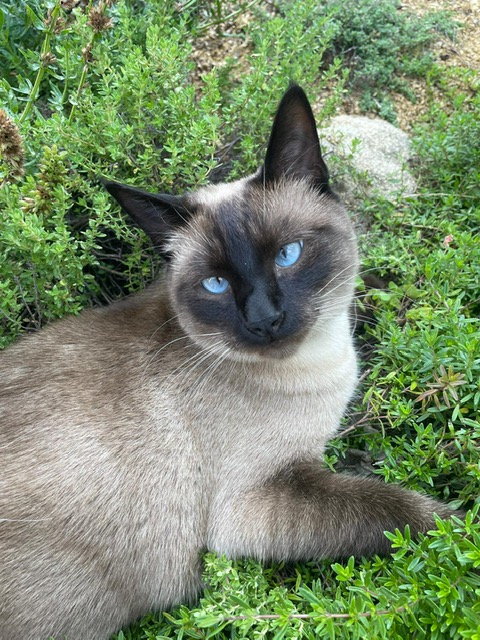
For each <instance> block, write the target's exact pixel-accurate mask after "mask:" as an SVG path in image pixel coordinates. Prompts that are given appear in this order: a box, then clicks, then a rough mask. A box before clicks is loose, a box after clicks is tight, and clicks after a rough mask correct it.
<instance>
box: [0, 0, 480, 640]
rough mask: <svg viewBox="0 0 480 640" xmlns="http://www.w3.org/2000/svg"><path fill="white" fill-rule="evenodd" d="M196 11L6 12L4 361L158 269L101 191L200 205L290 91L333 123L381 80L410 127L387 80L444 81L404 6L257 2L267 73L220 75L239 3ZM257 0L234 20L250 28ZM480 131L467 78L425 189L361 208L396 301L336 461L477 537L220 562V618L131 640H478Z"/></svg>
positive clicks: (0, 325) (369, 338)
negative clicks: (13, 350) (266, 561)
mask: <svg viewBox="0 0 480 640" xmlns="http://www.w3.org/2000/svg"><path fill="white" fill-rule="evenodd" d="M107 4H108V6H107ZM184 4H185V7H184V11H182V12H180V11H178V3H174V2H164V3H153V2H143V1H142V0H118V1H117V2H110V3H105V2H98V3H94V4H93V5H89V6H87V7H84V6H83V5H81V6H78V7H76V8H73V9H71V8H69V6H70V5H69V4H68V3H66V4H65V5H64V6H63V7H60V4H59V3H58V2H55V1H52V2H49V3H46V2H44V1H43V0H26V1H24V2H19V3H15V6H13V5H12V4H11V3H10V2H6V1H5V0H0V10H1V14H0V22H2V25H1V26H3V28H2V29H0V34H1V35H0V55H1V56H2V59H3V64H2V65H0V100H1V102H2V104H3V105H4V108H5V111H4V112H3V114H0V150H1V151H2V158H1V160H0V183H1V185H2V188H1V189H0V346H6V345H7V344H8V343H10V342H11V341H13V340H14V339H15V338H16V337H17V336H18V335H19V334H20V333H21V332H25V331H29V330H32V329H37V328H40V327H41V326H43V325H44V324H46V323H48V322H50V321H51V320H52V319H54V318H57V317H61V316H63V315H65V314H68V313H77V312H79V311H80V310H81V309H82V308H84V307H86V306H89V305H91V304H99V303H105V302H108V301H110V300H112V299H114V298H118V297H120V296H122V295H124V294H125V293H128V292H130V291H135V290H138V289H140V288H142V287H143V286H145V284H146V283H147V282H149V281H150V280H151V279H152V278H153V277H154V276H155V274H156V273H157V271H158V269H159V265H158V264H157V263H156V262H155V260H154V259H153V256H152V254H151V251H150V248H149V246H148V243H147V242H146V240H145V238H144V237H143V236H142V235H141V234H140V233H139V232H137V231H136V230H134V229H132V228H131V227H130V226H128V225H127V224H126V223H125V221H124V219H123V217H122V216H121V214H120V212H119V211H118V209H117V208H114V207H113V205H112V203H111V201H110V199H109V198H108V197H107V195H106V194H105V193H103V191H102V190H101V189H100V188H99V186H98V184H97V183H96V176H97V175H99V174H104V175H111V176H112V177H115V178H116V179H119V180H125V181H128V182H130V183H133V184H138V185H139V186H144V187H150V188H152V189H161V190H165V191H181V190H183V189H185V188H195V187H196V186H198V185H200V184H203V183H204V182H206V181H207V180H208V179H209V178H211V177H212V175H215V176H223V175H224V174H226V173H229V174H230V175H231V176H232V177H236V176H238V175H241V174H245V173H248V172H249V171H251V170H253V169H254V168H255V166H256V165H257V163H258V162H259V160H260V158H261V155H262V153H263V149H264V146H265V136H266V135H267V134H268V131H269V127H270V122H271V116H272V113H273V112H274V110H275V107H276V104H277V102H278V99H279V97H280V95H281V94H282V92H283V90H284V89H285V87H286V86H287V84H288V81H289V79H290V78H295V79H296V80H297V81H298V82H299V83H301V84H302V85H303V86H304V87H305V88H306V89H307V91H308V92H309V93H310V95H311V96H315V95H323V96H325V95H328V100H327V101H326V102H325V103H324V107H323V109H322V111H321V112H320V113H319V120H324V119H326V118H327V117H328V116H329V115H331V114H332V113H333V112H334V110H335V108H336V107H337V106H338V105H339V104H340V102H341V100H342V96H343V95H345V92H347V91H352V90H354V91H358V87H359V86H364V87H365V88H366V89H368V91H370V93H371V95H374V96H375V100H376V101H377V103H378V104H380V105H387V106H386V107H385V108H384V109H383V111H384V112H388V110H389V108H390V107H388V91H387V86H386V83H385V81H384V79H382V76H381V74H378V73H374V72H373V71H371V70H372V69H375V68H377V69H378V68H379V66H381V65H380V62H379V61H382V60H384V61H385V65H384V66H385V68H387V67H388V65H389V64H393V63H394V62H395V63H396V64H397V63H398V64H400V66H397V67H395V68H394V69H393V70H390V71H389V73H390V75H391V76H392V77H394V76H395V75H396V74H398V78H399V82H400V85H396V84H395V83H394V87H393V88H394V89H395V90H402V91H405V92H407V93H408V91H409V90H410V89H409V85H408V74H407V71H408V70H407V69H406V67H405V64H406V61H407V59H408V64H409V65H410V67H411V68H412V69H414V70H415V69H416V72H418V73H419V74H420V75H422V74H426V75H428V76H429V77H433V76H434V77H435V82H436V83H437V84H438V85H439V86H442V77H443V73H444V72H443V71H442V69H441V68H439V67H438V66H435V63H434V62H433V59H432V58H431V57H430V56H429V52H428V44H429V42H430V41H431V36H432V33H433V34H434V33H435V32H432V30H431V28H432V24H434V22H432V21H433V20H434V18H432V17H430V18H428V20H430V22H427V21H424V22H419V20H418V19H414V18H409V17H408V15H403V14H402V16H401V17H399V14H398V11H396V9H395V7H396V3H395V2H389V1H387V0H384V1H383V2H376V3H374V5H375V9H373V5H372V3H368V2H362V3H361V11H362V12H363V13H362V15H363V19H362V20H359V19H358V14H357V15H356V16H355V15H353V14H352V13H351V12H349V10H348V9H347V8H346V7H347V4H346V3H338V2H328V3H327V2H325V3H319V2H317V1H315V2H314V1H313V0H306V1H305V2H302V3H281V2H279V3H278V5H277V6H276V8H275V9H272V6H271V5H269V4H268V5H267V4H266V3H264V2H258V3H255V5H254V6H253V5H252V6H251V7H250V9H249V11H250V12H251V17H249V19H248V20H245V26H244V27H243V28H242V30H241V31H240V32H239V33H238V35H239V36H240V37H243V38H245V39H246V41H247V43H248V47H247V51H248V53H247V54H246V55H247V58H246V60H242V61H236V60H230V61H228V60H227V61H226V66H225V68H224V69H217V70H213V71H212V72H210V73H208V74H206V75H204V76H203V77H198V76H197V75H194V73H193V72H194V64H193V62H192V56H191V51H192V48H193V47H194V46H195V44H196V41H197V39H198V38H199V37H201V34H202V33H204V32H205V28H206V26H207V25H208V24H210V23H214V26H215V27H217V26H219V25H218V24H217V23H219V22H220V20H221V18H222V17H224V14H222V11H223V9H222V6H221V4H219V3H216V2H215V3H214V2H193V1H189V2H187V3H184ZM245 5H246V3H243V5H240V4H239V5H236V4H235V3H233V5H232V11H235V10H236V9H239V10H240V12H243V14H245V15H248V16H250V14H246V13H245V12H246V8H245ZM45 19H46V21H45ZM435 24H437V25H438V20H437V22H436V23H435ZM362 25H363V26H365V25H371V26H370V27H369V29H370V31H371V28H372V27H373V26H375V27H376V29H377V32H378V33H379V34H381V35H382V37H381V38H380V39H375V38H370V37H368V38H367V37H365V35H362V29H361V28H363V27H362ZM421 25H423V26H422V28H420V26H421ZM347 27H348V28H347ZM437 28H438V27H437ZM355 38H357V40H355ZM367 42H368V44H369V46H368V47H367V46H366V45H367ZM382 42H383V43H385V42H387V43H388V42H390V43H392V46H391V48H390V49H388V47H387V49H388V50H387V51H386V50H385V48H384V46H383V45H381V43H382ZM352 43H354V44H352ZM355 43H356V44H355ZM393 45H395V46H393ZM352 46H354V47H355V51H356V54H355V55H356V60H355V64H352V57H351V47H352ZM382 47H383V48H382ZM401 51H403V52H404V53H399V52H401ZM382 56H383V57H382ZM385 56H387V57H385ZM425 60H428V64H427V62H425ZM387 63H388V64H387ZM402 65H403V66H402ZM425 65H427V66H425ZM246 69H248V72H247V71H246ZM369 69H370V71H368V73H367V70H369ZM346 72H348V74H347V73H346ZM449 73H450V74H451V73H452V72H451V71H450V72H449ZM458 73H459V74H461V73H462V72H461V71H459V72H458ZM192 77H195V78H196V80H195V83H192V81H191V78H192ZM472 82H473V83H474V82H475V80H473V81H472ZM477 82H478V81H477ZM362 83H363V85H362ZM401 83H405V84H404V85H401ZM477 88H478V87H477ZM379 96H380V98H379ZM381 96H384V97H381ZM378 104H377V107H378ZM364 106H366V107H368V101H367V102H366V103H365V104H364ZM377 107H376V108H375V110H376V111H378V110H379V109H378V108H377ZM380 111H381V110H380ZM387 115H388V114H387ZM479 134H480V100H479V98H478V94H477V96H475V95H473V96H472V95H470V94H466V93H465V94H463V93H462V92H459V91H458V90H455V91H451V92H450V91H449V89H448V83H445V86H444V87H443V98H442V106H440V105H438V104H435V103H434V102H433V101H432V103H431V105H430V109H429V112H428V114H427V115H426V116H425V120H424V122H421V123H418V124H417V126H416V130H415V133H414V136H413V142H414V145H415V155H416V165H415V167H414V168H413V170H414V173H415V175H416V176H417V177H418V179H419V183H420V184H419V190H418V193H417V194H416V195H415V196H414V197H411V198H409V199H405V200H404V201H402V202H400V203H397V204H395V205H393V204H392V203H391V202H389V201H388V200H381V199H379V198H376V199H370V200H366V201H363V202H362V203H359V209H360V212H361V215H362V219H363V221H364V224H365V226H366V227H367V228H368V231H367V232H366V233H365V235H364V236H362V237H360V244H361V249H362V255H363V266H364V269H365V270H373V271H374V272H375V274H376V275H378V277H379V278H380V279H381V281H382V282H383V286H381V287H378V288H374V289H372V288H366V286H365V285H364V284H363V283H362V282H359V289H360V294H361V297H360V300H361V304H362V305H363V306H364V309H365V316H366V317H367V316H368V318H370V320H368V321H365V323H364V325H363V326H362V327H361V331H360V332H359V336H358V346H359V349H360V352H361V354H362V362H363V375H362V384H361V386H360V388H359V392H358V394H357V398H356V401H355V403H354V404H353V405H352V407H351V413H350V415H349V416H348V418H347V419H346V422H345V426H346V427H347V428H346V431H345V434H344V435H343V436H340V437H339V438H337V439H336V440H335V441H334V442H332V443H331V446H330V448H329V451H328V455H327V459H326V461H327V464H329V465H331V466H332V467H333V466H344V465H345V464H347V462H348V460H349V459H350V458H351V456H352V452H356V455H357V457H359V458H360V459H362V460H363V465H364V467H365V466H366V467H367V470H368V472H370V473H375V474H377V475H380V476H383V477H384V478H385V480H386V481H388V482H399V483H402V484H403V485H405V486H407V487H410V488H412V489H417V490H420V491H423V492H425V493H429V494H431V495H434V496H437V497H439V498H441V499H443V500H445V501H447V502H449V503H451V504H452V505H453V506H457V507H460V506H461V507H463V508H466V509H469V508H471V509H472V511H470V513H469V515H468V516H467V518H466V520H465V522H460V521H456V520H454V521H451V522H446V523H442V522H438V529H437V530H436V531H434V532H432V533H431V534H429V535H428V536H425V537H423V538H421V539H420V540H419V541H418V542H413V541H411V540H410V538H409V533H408V530H406V531H403V532H396V533H395V534H393V541H394V554H393V557H392V558H388V559H379V558H373V559H369V560H365V559H357V560H353V559H350V560H349V561H348V562H346V563H344V564H338V563H334V564H332V563H330V562H322V563H315V562H311V563H307V564H303V565H297V566H283V565H275V566H272V567H264V566H261V565H259V564H258V563H256V562H253V561H245V562H235V563H234V562H230V561H228V560H226V559H225V558H218V557H216V556H214V555H212V554H207V556H206V558H205V571H206V573H205V581H206V590H205V594H204V596H203V598H202V600H201V601H200V602H199V603H198V606H196V607H193V608H186V607H180V608H179V609H177V610H175V611H173V612H172V611H171V612H167V613H165V614H163V615H159V614H151V615H149V616H147V617H146V618H145V619H144V620H142V621H141V622H140V623H138V624H137V625H136V626H135V627H132V628H131V629H129V630H127V629H126V630H124V631H122V632H119V634H117V636H116V638H117V640H122V639H128V640H146V639H150V640H151V639H153V638H155V639H158V638H202V639H203V638H205V639H206V638H220V639H226V638H255V637H265V638H271V639H275V640H280V639H281V638H312V639H313V638H319V637H324V638H340V637H341V638H342V639H343V638H365V637H372V638H374V637H388V638H389V640H390V638H394V639H395V638H402V639H403V638H405V637H410V636H411V637H415V638H439V639H440V638H472V639H474V638H478V628H479V627H480V605H479V602H480V597H479V596H480V578H479V573H478V567H479V566H480V551H479V548H480V526H479V524H478V495H479V487H480V464H479V463H480V460H479V446H478V444H479V442H478V440H479V438H480V426H479V422H478V411H479V405H480V389H479V379H480V331H479V322H478V316H479V312H480V294H479V284H478V283H479V282H480V246H479V243H478V229H479V227H480V189H479V184H480V179H479V178H480V175H479V167H480V142H479V141H480V135H479ZM372 321H373V322H372ZM476 503H477V505H476V506H475V504H476Z"/></svg>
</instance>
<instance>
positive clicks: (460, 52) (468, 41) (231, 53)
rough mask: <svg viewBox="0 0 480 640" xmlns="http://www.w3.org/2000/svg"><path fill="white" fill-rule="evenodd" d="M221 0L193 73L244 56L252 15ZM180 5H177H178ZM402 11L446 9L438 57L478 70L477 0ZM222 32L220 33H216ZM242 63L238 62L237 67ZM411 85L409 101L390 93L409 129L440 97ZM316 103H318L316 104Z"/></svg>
mask: <svg viewBox="0 0 480 640" xmlns="http://www.w3.org/2000/svg"><path fill="white" fill-rule="evenodd" d="M222 4H223V17H226V18H227V19H226V20H225V21H224V22H222V23H221V24H220V25H218V26H217V25H211V26H209V27H208V26H207V25H208V23H211V22H212V21H213V20H212V17H211V16H210V17H208V16H205V22H206V27H207V28H205V30H204V31H203V33H201V34H200V35H199V37H198V38H197V39H196V42H195V50H194V52H193V59H194V60H195V63H196V66H197V70H196V77H197V78H199V77H200V75H201V74H203V73H205V72H207V71H209V70H210V69H211V68H213V67H216V66H219V65H222V64H223V63H224V61H225V59H226V58H227V57H230V58H234V59H237V60H238V59H240V61H241V60H242V59H243V57H244V55H245V53H246V52H248V50H249V42H248V39H245V38H243V37H239V36H241V34H243V33H244V28H245V25H246V23H248V21H249V20H250V19H252V18H253V16H252V13H251V12H250V11H248V10H247V11H243V12H242V13H240V15H238V16H233V17H232V18H230V19H228V16H229V14H230V13H233V12H234V9H233V6H231V5H229V3H228V2H227V3H222ZM258 4H260V5H261V6H262V7H264V8H265V7H267V10H268V6H269V4H268V3H265V2H260V3H258ZM180 8H181V5H179V9H180ZM400 10H401V11H410V12H415V13H417V14H419V15H423V14H424V13H426V12H431V11H448V12H450V13H451V15H452V17H453V18H454V20H455V21H456V22H457V23H458V24H459V28H458V30H457V32H456V34H455V39H454V40H453V41H452V40H450V39H449V38H447V37H446V36H441V35H440V34H439V37H438V40H437V41H436V42H435V44H434V47H433V50H434V53H435V57H436V59H437V61H438V62H439V63H440V64H442V65H444V66H445V67H452V68H453V67H461V68H463V69H470V70H473V71H479V73H480V0H458V1H457V0H403V2H402V3H401V6H400ZM220 32H221V33H222V34H223V35H222V36H221V37H219V33H220ZM241 67H242V65H241V62H240V69H241ZM409 82H410V85H411V86H412V88H413V91H414V93H415V95H416V97H417V101H416V102H415V103H412V102H411V101H410V100H408V99H407V98H405V97H404V96H402V95H399V94H396V95H394V96H392V98H393V100H394V102H395V105H396V109H397V117H398V124H399V126H400V127H401V128H402V129H404V130H406V131H410V130H411V126H412V124H413V123H415V122H416V121H417V120H418V119H419V118H421V116H422V115H423V114H424V113H425V112H426V111H427V110H428V104H429V99H430V96H431V93H432V92H433V93H434V95H435V98H437V99H438V100H439V101H440V102H442V101H443V99H442V98H443V95H442V92H441V91H440V89H438V88H435V87H432V86H431V85H427V83H426V82H425V80H423V79H413V80H412V79H410V80H409ZM450 82H451V83H452V85H458V84H461V85H462V84H463V83H462V82H461V81H460V80H459V79H458V77H453V76H452V78H451V80H450ZM459 89H461V90H462V91H465V90H466V91H468V90H471V87H469V86H468V83H466V84H465V86H461V87H459ZM315 106H319V105H315ZM343 111H344V112H346V113H358V112H359V108H358V103H357V101H356V100H355V97H353V98H352V97H350V98H349V99H348V101H347V102H346V103H345V104H344V105H343Z"/></svg>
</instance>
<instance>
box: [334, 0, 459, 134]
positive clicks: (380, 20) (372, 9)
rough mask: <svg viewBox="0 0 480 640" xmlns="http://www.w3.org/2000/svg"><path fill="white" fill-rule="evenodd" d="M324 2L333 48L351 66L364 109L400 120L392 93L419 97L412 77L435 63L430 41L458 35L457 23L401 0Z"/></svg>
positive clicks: (412, 98) (421, 73) (352, 79)
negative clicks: (404, 4)
mask: <svg viewBox="0 0 480 640" xmlns="http://www.w3.org/2000/svg"><path fill="white" fill-rule="evenodd" d="M322 4H323V6H324V7H325V9H326V11H328V12H330V13H331V12H333V17H332V22H331V24H332V29H333V42H332V51H333V54H334V55H336V56H338V57H339V58H341V59H342V60H343V63H344V64H345V65H346V66H347V67H348V68H349V70H350V76H349V78H350V80H349V85H350V87H351V88H352V89H354V90H355V91H356V92H358V93H359V94H360V103H359V104H360V108H361V109H362V110H363V111H371V112H373V113H378V114H379V115H380V116H382V117H383V118H385V119H387V120H389V121H391V122H395V120H396V114H395V109H394V106H393V103H392V101H391V98H390V95H391V93H392V92H398V93H401V94H403V95H405V96H406V97H407V98H409V99H410V100H411V101H412V102H414V101H415V94H414V93H413V91H412V90H411V88H410V86H409V84H408V81H407V78H408V77H419V76H420V77H421V76H425V75H426V74H427V72H429V71H430V70H431V69H432V68H433V66H434V58H433V55H432V53H431V50H430V45H431V44H432V43H433V42H434V41H435V39H437V38H438V37H439V34H442V35H448V36H449V37H453V35H454V32H455V23H454V22H453V20H452V19H451V18H450V16H449V15H448V14H447V13H446V12H430V13H428V14H426V15H424V16H422V17H419V16H417V15H415V14H414V13H410V12H408V11H406V10H405V9H404V7H402V6H401V3H400V2H399V1H398V0H380V1H379V0H360V1H358V2H355V4H354V5H351V4H349V3H348V2H343V1H342V0H324V1H323V2H322Z"/></svg>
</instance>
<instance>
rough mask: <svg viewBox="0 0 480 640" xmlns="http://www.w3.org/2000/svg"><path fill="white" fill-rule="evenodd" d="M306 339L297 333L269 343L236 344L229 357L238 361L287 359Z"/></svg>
mask: <svg viewBox="0 0 480 640" xmlns="http://www.w3.org/2000/svg"><path fill="white" fill-rule="evenodd" d="M304 339H305V335H303V334H302V335H296V336H295V337H294V338H289V339H287V340H278V341H275V342H272V343H270V344H268V345H255V346H252V345H235V346H234V347H232V348H231V349H230V353H229V358H230V360H235V361H237V362H266V361H271V360H274V361H278V360H286V359H288V358H291V357H293V356H294V355H295V354H296V353H297V352H298V349H299V347H300V345H301V344H302V342H303V340H304Z"/></svg>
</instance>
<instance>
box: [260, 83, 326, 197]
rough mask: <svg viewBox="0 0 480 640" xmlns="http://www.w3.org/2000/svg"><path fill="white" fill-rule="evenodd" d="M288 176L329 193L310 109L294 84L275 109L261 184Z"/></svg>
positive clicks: (315, 127)
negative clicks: (305, 180)
mask: <svg viewBox="0 0 480 640" xmlns="http://www.w3.org/2000/svg"><path fill="white" fill-rule="evenodd" d="M289 176H291V177H295V178H309V179H311V180H312V181H313V182H314V184H315V186H316V187H317V188H318V189H319V190H320V191H323V192H328V191H329V174H328V169H327V166H326V164H325V162H324V160H323V158H322V154H321V150H320V142H319V140H318V133H317V126H316V124H315V118H314V116H313V112H312V108H311V107H310V103H309V102H308V98H307V96H306V95H305V92H304V91H303V89H302V88H301V87H299V86H298V85H296V84H291V85H290V87H289V89H288V90H287V91H286V93H285V94H284V96H283V98H282V100H281V102H280V105H279V107H278V109H277V113H276V115H275V120H274V122H273V127H272V132H271V134H270V140H269V143H268V148H267V153H266V157H265V163H264V165H263V168H262V171H261V177H262V179H263V180H264V182H265V183H268V182H273V181H276V180H278V179H279V178H282V177H289Z"/></svg>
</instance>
